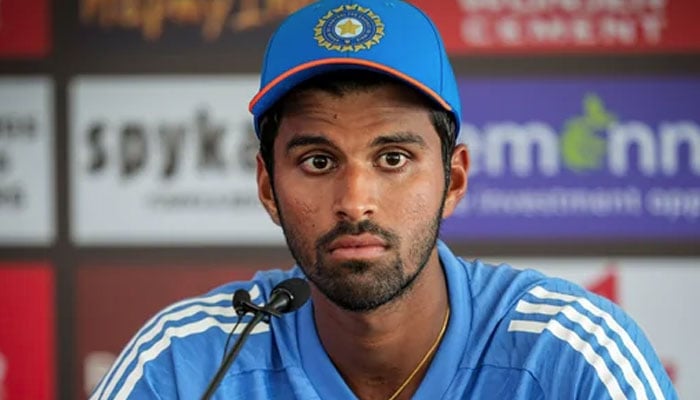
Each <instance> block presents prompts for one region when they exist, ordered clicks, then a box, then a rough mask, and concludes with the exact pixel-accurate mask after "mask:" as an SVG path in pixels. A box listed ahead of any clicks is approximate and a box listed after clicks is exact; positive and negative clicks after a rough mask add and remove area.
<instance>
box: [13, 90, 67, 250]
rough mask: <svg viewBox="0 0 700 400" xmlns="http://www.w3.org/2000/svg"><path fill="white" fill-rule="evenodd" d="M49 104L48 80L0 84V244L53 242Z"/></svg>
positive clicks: (53, 164)
mask: <svg viewBox="0 0 700 400" xmlns="http://www.w3.org/2000/svg"><path fill="white" fill-rule="evenodd" d="M52 102H53V88H52V84H51V81H49V80H48V79H45V78H2V79H0V245H2V244H11V245H23V244H49V243H51V242H52V241H53V239H54V236H55V226H54V212H55V204H54V171H55V163H54V153H53V151H54V147H53V146H54V121H53V105H52Z"/></svg>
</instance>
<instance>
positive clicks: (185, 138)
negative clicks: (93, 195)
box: [84, 108, 257, 184]
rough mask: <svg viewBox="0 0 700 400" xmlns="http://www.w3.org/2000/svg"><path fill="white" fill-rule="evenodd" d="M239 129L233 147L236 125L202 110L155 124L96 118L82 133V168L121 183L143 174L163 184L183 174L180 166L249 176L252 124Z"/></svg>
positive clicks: (254, 144)
mask: <svg viewBox="0 0 700 400" xmlns="http://www.w3.org/2000/svg"><path fill="white" fill-rule="evenodd" d="M238 128H241V129H240V130H242V131H243V132H245V138H247V140H244V141H243V143H240V144H239V145H238V146H236V145H235V143H232V141H233V140H235V139H236V138H235V137H234V136H236V135H238V131H239V129H235V128H233V127H231V126H227V125H226V123H225V122H222V121H220V120H217V119H216V117H215V116H214V115H213V112H212V111H211V110H210V109H207V108H200V109H198V110H196V111H194V112H193V115H191V117H190V118H189V119H186V118H183V119H180V120H161V121H159V122H157V123H155V124H152V123H149V122H148V121H145V120H138V119H127V120H121V121H119V120H116V121H115V120H112V121H108V120H104V119H96V120H93V121H91V122H90V123H89V124H88V126H87V130H86V132H85V136H86V138H87V141H86V145H87V149H86V150H87V162H86V164H85V165H84V167H85V170H86V172H87V173H88V174H89V175H92V176H100V175H104V174H114V173H116V174H117V175H118V177H119V178H120V180H121V181H123V182H125V183H126V184H128V182H129V181H138V180H139V179H140V178H143V177H144V176H146V177H149V176H150V177H151V178H156V179H158V180H161V181H163V182H167V181H172V180H177V178H178V175H182V174H183V173H185V171H183V168H190V169H192V170H194V171H196V173H198V174H212V173H213V174H217V175H222V176H224V175H225V174H226V173H227V172H229V171H231V170H232V169H233V170H239V171H240V172H243V173H248V174H252V173H254V171H255V154H256V152H257V141H255V140H254V139H255V134H254V132H253V127H252V124H251V123H246V124H243V126H240V127H238ZM115 139H116V140H115ZM115 145H116V146H115ZM114 149H116V151H115V150H114ZM187 153H189V154H187ZM231 153H233V157H232V156H231ZM186 164H189V165H186Z"/></svg>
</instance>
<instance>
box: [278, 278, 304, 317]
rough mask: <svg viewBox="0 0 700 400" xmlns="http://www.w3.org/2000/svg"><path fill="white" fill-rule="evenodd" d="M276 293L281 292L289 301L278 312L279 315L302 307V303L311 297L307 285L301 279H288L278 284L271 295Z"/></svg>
mask: <svg viewBox="0 0 700 400" xmlns="http://www.w3.org/2000/svg"><path fill="white" fill-rule="evenodd" d="M277 292H283V293H286V294H287V295H288V296H289V301H288V302H287V304H286V305H285V307H284V308H283V309H281V310H278V311H279V312H281V313H287V312H291V311H296V310H298V309H299V308H300V307H301V306H303V305H304V303H306V301H307V300H308V299H309V296H310V295H311V289H310V288H309V284H308V283H307V282H306V281H305V280H304V279H301V278H290V279H287V280H284V281H282V282H280V283H279V284H277V286H275V288H274V289H272V295H274V294H275V293H277Z"/></svg>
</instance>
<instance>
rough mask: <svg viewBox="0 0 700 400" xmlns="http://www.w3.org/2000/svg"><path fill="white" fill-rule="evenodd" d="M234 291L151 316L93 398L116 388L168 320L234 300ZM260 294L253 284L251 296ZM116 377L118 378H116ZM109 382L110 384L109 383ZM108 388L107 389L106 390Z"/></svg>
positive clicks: (180, 304) (95, 391)
mask: <svg viewBox="0 0 700 400" xmlns="http://www.w3.org/2000/svg"><path fill="white" fill-rule="evenodd" d="M232 296H233V294H232V293H218V294H214V295H211V296H208V297H201V298H192V299H187V300H183V301H180V302H177V303H174V304H172V305H171V306H169V307H167V308H165V309H163V311H161V312H160V313H158V314H156V315H155V316H154V317H153V318H151V319H150V320H149V321H148V322H147V323H146V324H144V326H143V328H141V329H140V330H139V331H138V332H137V333H136V335H134V337H133V338H132V339H131V340H130V341H129V343H127V345H126V346H125V347H124V350H123V351H122V353H121V355H120V356H119V358H117V359H116V360H115V361H114V364H113V365H112V368H111V370H110V372H109V373H108V374H107V375H105V377H104V378H102V381H101V382H100V384H99V385H98V387H97V388H96V389H95V390H94V391H93V395H92V396H91V399H101V398H103V397H102V395H103V394H104V393H110V392H112V390H114V386H115V385H116V383H117V382H118V381H119V378H120V377H121V376H122V375H123V374H124V371H125V370H126V369H127V368H128V367H129V365H131V363H132V362H133V360H134V358H136V355H137V354H138V349H139V348H140V347H141V346H143V345H144V344H145V343H146V342H148V341H150V340H153V338H154V337H156V336H157V335H158V334H159V333H160V332H161V331H162V330H163V327H164V326H165V324H166V323H168V322H173V321H177V320H179V319H183V318H188V317H191V316H192V315H194V314H196V313H198V312H201V311H204V309H205V308H206V307H205V305H206V304H210V305H211V304H216V303H218V302H221V301H226V300H232ZM259 296H260V289H259V288H258V286H257V285H255V286H253V288H252V289H251V290H250V297H251V298H253V299H255V298H257V297H259ZM180 307H186V308H182V309H181V310H179V311H176V312H173V310H175V309H178V308H180ZM229 308H231V310H230V313H231V315H233V314H234V313H235V312H234V310H233V308H232V307H229ZM115 377H116V379H115ZM108 383H109V385H108ZM105 388H107V390H105Z"/></svg>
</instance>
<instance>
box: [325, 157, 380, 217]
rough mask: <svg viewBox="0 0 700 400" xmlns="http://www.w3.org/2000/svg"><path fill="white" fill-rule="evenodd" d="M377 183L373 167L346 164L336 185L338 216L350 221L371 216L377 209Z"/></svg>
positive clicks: (335, 207)
mask: <svg viewBox="0 0 700 400" xmlns="http://www.w3.org/2000/svg"><path fill="white" fill-rule="evenodd" d="M377 185H378V182H377V181H376V177H374V176H373V174H372V170H371V168H369V167H365V166H363V165H353V164H346V165H345V167H344V168H343V171H342V173H340V174H338V175H337V181H336V182H335V186H334V189H335V198H334V203H333V212H334V213H335V216H336V218H337V219H338V220H344V221H348V222H358V221H361V220H363V219H368V218H371V217H372V216H373V215H374V214H375V212H376V211H377Z"/></svg>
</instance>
